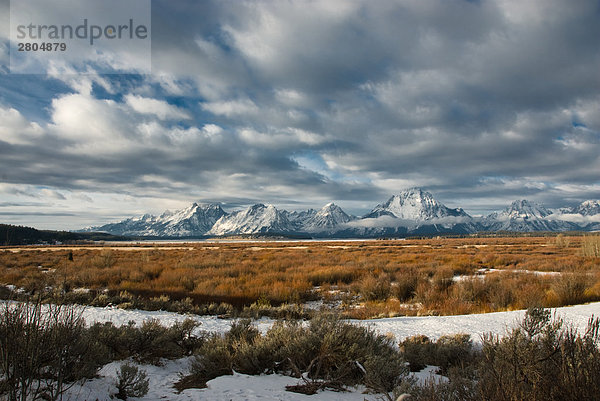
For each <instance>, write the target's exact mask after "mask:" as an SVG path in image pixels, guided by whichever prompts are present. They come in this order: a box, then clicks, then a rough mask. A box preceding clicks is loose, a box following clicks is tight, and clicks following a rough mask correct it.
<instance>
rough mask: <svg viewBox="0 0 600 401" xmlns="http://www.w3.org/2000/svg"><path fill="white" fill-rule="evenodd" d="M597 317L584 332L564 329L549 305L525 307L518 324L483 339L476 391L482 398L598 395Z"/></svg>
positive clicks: (599, 373)
mask: <svg viewBox="0 0 600 401" xmlns="http://www.w3.org/2000/svg"><path fill="white" fill-rule="evenodd" d="M599 327H600V322H599V320H598V319H591V320H590V322H589V325H588V329H587V331H586V332H585V334H583V336H582V335H579V334H577V333H576V332H575V331H574V330H572V329H565V328H564V327H563V322H562V320H560V319H555V320H551V319H550V313H549V312H548V311H547V310H543V309H540V308H534V309H531V310H529V311H528V312H527V315H526V317H525V319H524V320H523V322H522V324H521V325H520V327H518V328H516V329H514V330H513V331H512V332H511V333H510V334H509V335H507V336H505V337H503V338H502V339H499V338H498V337H494V336H491V335H488V336H486V337H485V338H484V343H483V349H482V363H481V365H480V371H479V390H480V393H481V397H482V398H483V399H486V400H508V399H510V400H513V399H514V400H516V399H520V400H524V399H529V400H567V401H568V400H573V401H575V400H592V399H595V398H596V396H597V394H600V350H599V349H598V346H599V345H600V342H599V340H600V336H599V330H598V329H599Z"/></svg>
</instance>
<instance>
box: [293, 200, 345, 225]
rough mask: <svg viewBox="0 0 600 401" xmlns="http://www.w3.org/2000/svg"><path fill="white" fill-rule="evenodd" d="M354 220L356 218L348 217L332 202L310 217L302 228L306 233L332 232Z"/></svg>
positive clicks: (303, 223)
mask: <svg viewBox="0 0 600 401" xmlns="http://www.w3.org/2000/svg"><path fill="white" fill-rule="evenodd" d="M354 219H355V218H354V217H352V216H349V215H347V214H346V212H344V211H343V210H342V208H341V207H339V206H338V205H336V204H335V203H333V202H331V203H328V204H326V205H325V206H323V208H322V209H321V210H319V211H318V212H316V213H314V214H312V215H308V218H306V219H305V220H304V221H303V222H302V226H301V227H302V230H303V231H306V232H322V231H332V230H335V229H336V228H338V227H339V226H340V225H342V224H345V223H348V222H350V221H352V220H354Z"/></svg>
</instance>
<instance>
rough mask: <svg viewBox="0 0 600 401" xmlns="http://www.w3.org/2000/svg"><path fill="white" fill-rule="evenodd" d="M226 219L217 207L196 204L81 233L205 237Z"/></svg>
mask: <svg viewBox="0 0 600 401" xmlns="http://www.w3.org/2000/svg"><path fill="white" fill-rule="evenodd" d="M225 215H227V213H225V211H224V210H223V209H222V208H221V206H220V205H218V204H198V203H193V204H192V205H191V206H189V207H187V208H185V209H181V210H177V211H174V212H170V211H167V212H164V213H163V214H161V215H160V216H152V215H149V214H145V215H143V216H140V217H133V218H129V219H126V220H123V221H120V222H118V223H110V224H106V225H103V226H100V227H89V228H86V229H84V230H82V231H101V232H107V233H110V234H116V235H132V236H138V235H139V236H158V237H186V236H200V235H204V234H206V232H207V231H208V230H210V229H211V228H212V226H213V225H214V224H215V222H216V221H217V220H219V219H220V218H221V217H222V216H225Z"/></svg>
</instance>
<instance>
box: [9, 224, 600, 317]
mask: <svg viewBox="0 0 600 401" xmlns="http://www.w3.org/2000/svg"><path fill="white" fill-rule="evenodd" d="M596 238H597V237H591V236H587V237H578V236H573V237H567V236H564V235H560V236H557V237H522V238H514V237H511V238H509V237H506V238H501V237H493V238H443V239H423V240H406V241H398V240H390V241H363V242H343V243H340V242H336V243H331V242H301V243H298V242H289V243H288V242H247V243H240V242H238V243H226V242H220V243H192V244H186V246H184V247H182V246H181V245H180V244H179V245H177V246H176V245H173V246H169V245H161V246H160V247H158V246H153V245H147V244H143V245H139V246H135V247H132V246H127V247H120V246H97V247H90V246H86V247H62V248H61V247H46V248H44V247H32V248H27V247H24V248H18V249H17V248H1V249H0V284H4V285H9V284H10V285H14V286H16V287H17V288H20V289H22V290H23V291H25V292H26V293H40V292H44V291H46V292H48V291H50V292H52V293H53V294H54V296H59V295H65V296H70V297H71V298H70V299H75V298H76V297H75V296H74V295H73V294H74V290H76V289H79V288H85V289H89V290H92V292H90V293H88V294H92V295H87V298H86V296H84V295H83V294H85V293H83V294H82V293H79V294H80V295H79V296H80V297H81V298H82V299H87V302H89V303H93V304H97V305H102V304H103V302H102V296H104V298H106V299H108V298H107V295H105V294H104V293H102V291H108V292H107V293H109V294H119V293H121V292H123V291H126V293H127V294H130V295H132V296H137V297H141V298H144V299H148V300H154V301H152V302H153V303H154V304H156V305H158V307H162V306H160V305H161V299H162V300H163V301H165V302H162V303H163V304H164V303H168V302H172V301H178V302H181V303H187V304H193V305H200V304H207V305H208V304H211V303H212V304H215V305H218V304H220V303H223V302H224V303H227V304H230V305H233V306H234V307H235V308H236V309H238V310H239V309H241V308H242V307H244V306H248V305H250V304H252V303H256V302H257V301H258V300H261V302H262V305H263V306H264V305H265V304H266V305H273V306H276V305H279V304H282V303H288V304H298V303H303V302H306V301H310V300H316V299H323V300H325V301H326V303H329V304H330V305H335V306H336V307H337V308H338V309H340V310H341V311H342V312H343V313H344V314H346V315H347V316H351V317H357V318H367V317H373V316H394V315H401V314H456V313H475V312H488V311H498V310H506V309H516V308H527V307H530V306H547V307H554V306H560V305H567V304H574V303H581V302H586V301H593V300H599V299H600V270H599V269H598V268H599V266H600V257H598V255H595V254H593V253H590V252H589V249H590V247H591V246H592V245H593V244H594V241H595V240H596ZM590 244H592V245H590ZM75 293H77V292H75ZM161 296H162V298H161ZM99 297H100V298H99ZM89 298H92V299H89ZM120 302H123V303H127V301H120ZM124 306H127V305H124ZM184 306H185V305H184Z"/></svg>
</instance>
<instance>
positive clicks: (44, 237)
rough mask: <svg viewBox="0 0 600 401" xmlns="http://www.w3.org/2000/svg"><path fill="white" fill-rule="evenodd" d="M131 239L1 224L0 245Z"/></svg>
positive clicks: (104, 234) (103, 234) (102, 234)
mask: <svg viewBox="0 0 600 401" xmlns="http://www.w3.org/2000/svg"><path fill="white" fill-rule="evenodd" d="M125 239H129V238H127V237H123V236H115V235H111V234H106V233H73V232H69V231H51V230H36V229H35V228H32V227H24V226H15V225H11V224H0V245H1V246H9V245H33V244H58V243H63V244H64V243H75V242H78V241H119V240H125Z"/></svg>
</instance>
